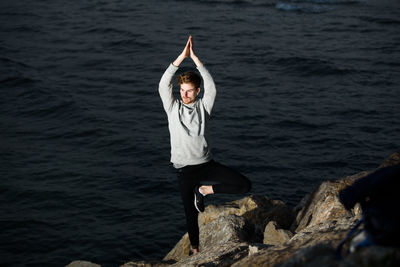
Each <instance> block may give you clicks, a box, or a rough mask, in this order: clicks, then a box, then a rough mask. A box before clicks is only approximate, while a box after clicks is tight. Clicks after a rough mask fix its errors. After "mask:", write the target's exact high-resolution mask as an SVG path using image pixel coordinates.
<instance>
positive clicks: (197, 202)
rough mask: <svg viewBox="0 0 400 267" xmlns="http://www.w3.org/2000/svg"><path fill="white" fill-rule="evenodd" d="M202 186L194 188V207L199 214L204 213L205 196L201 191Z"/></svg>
mask: <svg viewBox="0 0 400 267" xmlns="http://www.w3.org/2000/svg"><path fill="white" fill-rule="evenodd" d="M199 188H200V186H196V187H195V188H194V190H193V191H194V206H195V207H196V210H197V211H198V212H203V211H204V196H203V195H202V194H201V193H200V191H199Z"/></svg>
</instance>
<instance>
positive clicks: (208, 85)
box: [189, 36, 217, 114]
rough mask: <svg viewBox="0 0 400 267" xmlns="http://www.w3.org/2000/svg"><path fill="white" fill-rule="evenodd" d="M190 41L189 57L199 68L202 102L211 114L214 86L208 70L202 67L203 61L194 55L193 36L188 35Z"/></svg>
mask: <svg viewBox="0 0 400 267" xmlns="http://www.w3.org/2000/svg"><path fill="white" fill-rule="evenodd" d="M189 41H190V46H189V48H190V58H191V59H192V60H193V62H194V64H196V67H197V69H198V70H199V72H200V74H201V77H202V78H203V81H204V95H203V103H204V105H205V108H206V110H207V112H208V114H211V111H212V108H213V106H214V101H215V97H216V95H217V90H216V88H215V83H214V80H213V78H212V76H211V74H210V73H209V72H208V70H207V69H206V68H205V67H204V65H203V63H202V62H201V61H200V59H199V58H198V57H197V56H196V54H195V53H194V49H193V38H192V36H190V37H189Z"/></svg>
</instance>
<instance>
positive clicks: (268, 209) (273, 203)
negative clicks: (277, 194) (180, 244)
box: [199, 195, 294, 242]
mask: <svg viewBox="0 0 400 267" xmlns="http://www.w3.org/2000/svg"><path fill="white" fill-rule="evenodd" d="M231 214H233V215H237V216H241V217H243V218H244V219H245V220H246V221H247V222H248V223H250V224H252V225H253V227H254V236H253V237H252V238H251V241H253V242H262V240H263V233H264V229H265V226H266V225H267V223H268V222H269V221H275V222H277V224H278V225H279V226H280V227H281V228H284V229H288V228H289V226H290V225H291V223H292V222H293V220H294V214H293V212H292V211H291V210H290V209H289V208H288V207H287V206H286V204H285V203H284V202H282V201H280V200H271V199H269V198H268V197H266V196H257V195H253V196H249V197H245V198H242V199H239V200H235V201H232V202H230V203H227V204H225V205H218V206H215V205H209V206H208V207H207V208H206V210H205V212H204V213H201V214H200V216H199V225H200V227H201V226H202V225H205V224H207V223H209V222H211V221H213V220H215V219H216V218H218V217H220V216H225V215H231Z"/></svg>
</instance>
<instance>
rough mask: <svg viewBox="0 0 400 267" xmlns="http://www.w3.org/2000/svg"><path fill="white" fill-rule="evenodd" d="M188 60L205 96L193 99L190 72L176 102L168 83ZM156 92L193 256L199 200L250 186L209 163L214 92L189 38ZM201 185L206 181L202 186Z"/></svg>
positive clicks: (194, 81)
mask: <svg viewBox="0 0 400 267" xmlns="http://www.w3.org/2000/svg"><path fill="white" fill-rule="evenodd" d="M188 56H190V58H191V59H192V60H193V62H194V63H195V64H196V67H197V70H198V71H199V72H200V74H201V77H202V78H203V80H204V86H203V87H204V95H203V98H198V97H197V96H198V95H199V93H200V86H201V78H200V77H199V76H198V75H197V74H196V73H195V72H193V71H189V72H186V73H184V74H183V75H181V76H179V77H178V84H179V85H180V95H181V100H178V99H174V97H173V93H172V87H173V86H172V82H171V81H172V78H173V76H174V74H175V72H176V71H177V70H178V68H179V65H180V64H181V63H182V61H183V60H184V59H185V58H186V57H188ZM159 93H160V96H161V100H162V103H163V106H164V110H165V112H166V113H167V116H168V127H169V132H170V138H171V162H172V163H173V165H174V167H175V168H176V169H177V173H178V181H179V188H180V191H181V197H182V201H183V206H184V209H185V215H186V226H187V229H188V233H189V239H190V243H191V246H192V252H193V254H196V253H197V252H198V251H199V227H198V222H197V216H198V212H203V211H204V202H203V198H204V196H206V195H209V194H215V193H231V194H234V193H246V192H248V191H249V190H250V188H251V182H250V181H249V180H248V179H247V178H246V177H245V176H243V175H242V174H240V173H238V172H236V171H234V170H232V169H230V168H228V167H226V166H224V165H222V164H219V163H217V162H215V161H214V160H213V159H212V154H211V149H210V143H209V133H208V121H209V119H210V115H211V111H212V108H213V105H214V100H215V96H216V88H215V84H214V81H213V79H212V77H211V75H210V73H209V72H208V70H207V69H206V68H205V67H204V65H203V63H202V62H201V61H200V60H199V58H198V57H197V56H196V55H195V53H194V51H193V39H192V36H189V39H188V41H187V43H186V46H185V48H184V49H183V51H182V53H181V54H180V55H179V56H178V57H177V58H176V60H175V61H174V62H173V63H172V64H170V65H169V67H168V68H167V70H166V71H165V73H164V75H163V76H162V78H161V80H160V84H159ZM205 181H207V182H209V183H208V184H205V183H204V182H205ZM210 182H212V183H213V185H211V184H210Z"/></svg>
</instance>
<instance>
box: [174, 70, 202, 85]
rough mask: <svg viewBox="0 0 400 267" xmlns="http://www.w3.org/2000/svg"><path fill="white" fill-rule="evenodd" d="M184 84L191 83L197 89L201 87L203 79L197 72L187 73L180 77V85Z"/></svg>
mask: <svg viewBox="0 0 400 267" xmlns="http://www.w3.org/2000/svg"><path fill="white" fill-rule="evenodd" d="M183 83H191V84H193V85H194V87H195V88H196V89H197V88H199V87H200V85H201V78H200V76H199V75H198V74H197V73H196V72H194V71H187V72H185V73H184V74H182V75H179V76H178V84H179V85H181V84H183Z"/></svg>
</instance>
